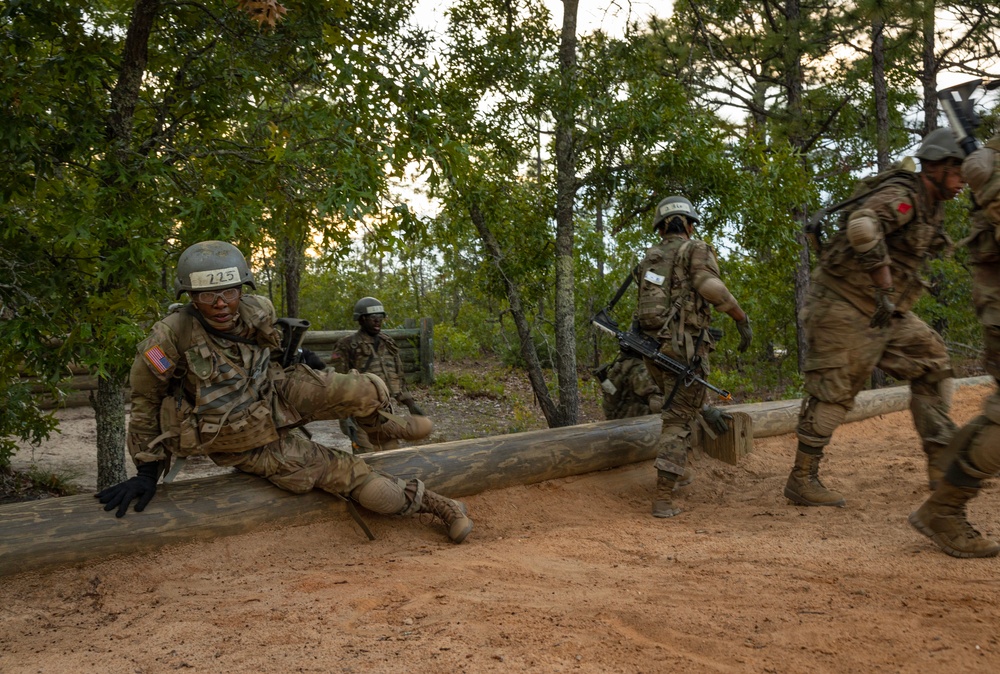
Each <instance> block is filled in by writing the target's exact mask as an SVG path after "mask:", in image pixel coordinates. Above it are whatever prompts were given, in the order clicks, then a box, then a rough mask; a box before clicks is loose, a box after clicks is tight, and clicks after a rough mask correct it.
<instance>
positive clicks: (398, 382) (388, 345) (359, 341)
mask: <svg viewBox="0 0 1000 674" xmlns="http://www.w3.org/2000/svg"><path fill="white" fill-rule="evenodd" d="M378 344H379V347H380V348H384V351H383V353H381V354H380V353H378V351H376V349H375V343H374V342H373V341H369V339H367V338H366V337H365V336H363V333H362V332H360V331H359V332H357V333H355V334H353V335H351V338H350V341H349V342H348V347H347V348H348V349H349V350H350V355H351V364H352V365H353V366H354V368H355V369H357V370H358V372H371V373H372V374H376V375H378V376H379V377H381V379H382V381H384V382H385V384H386V386H387V387H388V388H389V393H390V394H391V395H393V396H395V395H397V394H398V393H399V392H400V391H402V390H403V381H402V380H403V373H402V372H397V371H396V357H397V356H398V355H399V347H398V346H397V345H396V342H395V341H393V340H392V339H391V338H389V337H387V336H386V335H383V334H379V336H378Z"/></svg>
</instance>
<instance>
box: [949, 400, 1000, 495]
mask: <svg viewBox="0 0 1000 674" xmlns="http://www.w3.org/2000/svg"><path fill="white" fill-rule="evenodd" d="M994 399H996V400H994ZM991 402H992V403H994V404H993V405H992V409H990V408H991V405H990V403H991ZM986 408H987V413H986V414H984V415H983V416H980V417H977V418H975V419H973V420H972V421H970V422H969V423H968V424H966V426H965V427H964V428H963V429H962V430H961V431H959V432H958V435H956V436H955V437H956V439H957V438H959V437H960V436H966V437H964V438H963V442H962V444H963V446H962V447H961V448H960V450H959V452H960V453H959V460H960V461H961V462H962V463H963V466H962V467H963V469H965V471H966V472H967V473H969V474H970V475H973V476H974V477H979V478H988V477H993V476H995V475H998V474H1000V396H997V395H996V394H994V395H992V396H990V398H989V399H988V400H987V402H986ZM970 427H974V428H972V430H971V432H968V433H967V429H970Z"/></svg>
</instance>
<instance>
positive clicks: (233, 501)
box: [0, 377, 993, 576]
mask: <svg viewBox="0 0 1000 674" xmlns="http://www.w3.org/2000/svg"><path fill="white" fill-rule="evenodd" d="M992 381H993V378H992V377H974V378H971V379H965V380H959V381H958V382H956V383H957V384H958V385H959V386H971V385H981V384H990V383H992ZM908 400H909V389H908V388H904V387H897V388H891V389H879V390H876V391H865V392H862V393H861V394H860V395H859V396H858V400H857V402H856V405H855V409H854V411H853V412H852V414H851V416H849V417H848V418H849V419H852V420H857V419H861V418H867V417H871V416H875V415H879V414H886V413H889V412H893V411H899V410H902V409H905V408H906V406H907V405H908ZM800 405H801V401H796V400H789V401H775V402H766V403H754V404H748V405H734V406H732V409H734V410H737V411H743V412H746V413H747V414H749V415H750V416H751V418H752V419H753V424H754V426H753V434H754V437H766V436H767V435H776V434H779V433H787V432H790V431H792V430H794V428H795V424H796V421H797V415H798V409H799V407H800ZM659 431H660V419H659V417H657V416H655V415H650V416H646V417H638V418H634V419H625V420H621V421H605V422H599V423H591V424H581V425H578V426H568V427H565V428H556V429H548V430H539V431H529V432H527V433H516V434H513V435H503V436H494V437H487V438H478V439H473V440H459V441H455V442H446V443H440V444H434V445H422V446H418V447H407V448H403V449H397V450H393V451H389V452H379V453H375V454H368V455H366V456H365V460H366V461H367V462H368V464H369V465H370V466H371V467H372V468H374V469H376V470H381V471H384V472H387V473H391V474H393V475H396V476H398V477H402V478H409V477H417V478H420V479H422V480H424V482H425V483H426V484H427V486H428V487H429V488H430V489H433V490H435V491H440V492H442V493H444V494H447V495H449V496H456V497H458V496H467V495H470V494H475V493H479V492H482V491H485V490H488V489H502V488H505V487H510V486H514V485H523V484H533V483H536V482H542V481H544V480H550V479H555V478H562V477H569V476H572V475H581V474H585V473H590V472H594V471H598V470H604V469H607V468H615V467H617V466H622V465H626V464H630V463H635V462H637V461H645V460H649V459H652V458H653V456H654V455H655V454H656V440H657V438H658V436H659ZM345 512H346V509H345V508H344V507H343V504H342V503H341V502H340V501H338V500H337V499H335V498H334V497H331V496H329V495H327V494H324V493H322V492H318V491H314V492H311V493H309V494H304V495H295V494H291V493H288V492H284V491H282V490H280V489H278V488H276V487H274V486H272V485H271V484H270V483H268V482H267V481H266V480H262V479H259V478H255V477H252V476H248V475H240V474H235V475H224V476H220V477H213V478H205V479H198V480H189V481H183V482H175V483H173V484H169V485H163V486H161V487H160V488H159V490H158V491H157V495H156V498H155V499H154V500H153V502H152V503H151V504H150V505H149V506H148V507H147V508H146V511H145V512H143V513H139V514H135V513H130V514H129V515H128V516H127V517H124V518H122V519H116V518H115V517H113V516H112V515H111V514H110V513H106V512H104V511H103V510H102V509H101V507H100V506H99V505H98V504H97V502H96V501H95V500H94V498H93V497H92V496H89V495H84V496H68V497H65V498H58V499H46V500H42V501H29V502H26V503H15V504H11V505H5V506H0V576H3V575H9V574H12V573H17V572H19V571H25V570H39V569H43V568H48V567H53V566H58V565H62V564H67V563H79V562H85V561H88V560H92V559H99V558H102V557H106V556H108V555H112V554H131V553H137V552H145V551H149V550H154V549H156V548H159V547H162V546H164V545H169V544H173V543H186V542H191V541H198V540H207V539H212V538H216V537H219V536H227V535H232V534H238V533H243V532H247V531H252V530H254V529H256V528H258V527H260V526H263V525H265V524H266V525H269V526H285V525H290V524H296V523H300V522H304V521H312V520H315V519H317V518H321V517H329V516H344V513H345ZM359 540H360V539H359Z"/></svg>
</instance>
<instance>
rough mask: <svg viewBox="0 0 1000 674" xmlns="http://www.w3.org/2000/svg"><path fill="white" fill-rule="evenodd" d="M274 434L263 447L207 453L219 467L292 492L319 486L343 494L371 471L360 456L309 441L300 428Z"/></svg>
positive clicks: (296, 492)
mask: <svg viewBox="0 0 1000 674" xmlns="http://www.w3.org/2000/svg"><path fill="white" fill-rule="evenodd" d="M278 435H279V437H278V439H277V440H275V441H274V442H270V443H268V444H266V445H264V446H263V447H258V448H256V449H251V450H250V451H247V452H239V453H237V454H229V453H225V454H223V453H216V454H210V455H209V458H210V459H212V461H214V462H215V463H216V464H217V465H219V466H232V467H234V468H237V469H239V470H241V471H243V472H244V473H250V474H252V475H259V476H260V477H263V478H267V479H268V480H270V481H271V482H272V483H273V484H274V485H275V486H277V487H280V488H281V489H284V490H286V491H290V492H293V493H295V494H304V493H306V492H307V491H310V490H312V489H322V490H323V491H326V492H329V493H331V494H340V495H343V496H346V495H348V494H350V493H351V491H353V490H354V489H355V488H356V487H359V486H361V484H362V483H363V482H364V478H365V477H366V476H367V475H368V474H369V473H370V472H371V469H370V468H368V464H366V463H365V462H364V459H361V458H359V457H356V456H353V455H351V454H349V453H348V452H342V451H340V450H339V449H333V448H331V447H327V446H325V445H321V444H319V443H318V442H313V441H312V440H310V439H309V438H308V437H307V436H306V434H305V433H303V432H302V430H301V429H298V428H294V429H291V430H287V429H282V430H281V431H279V433H278Z"/></svg>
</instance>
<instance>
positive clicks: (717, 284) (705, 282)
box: [694, 273, 739, 313]
mask: <svg viewBox="0 0 1000 674" xmlns="http://www.w3.org/2000/svg"><path fill="white" fill-rule="evenodd" d="M694 289H695V290H697V291H698V294H699V295H701V296H702V297H704V298H705V299H706V300H708V301H709V303H711V304H712V305H713V306H714V307H715V308H716V309H717V310H718V311H721V312H723V313H726V312H728V311H729V310H730V309H733V308H734V307H737V306H739V305H738V304H737V302H736V298H735V297H733V294H732V293H731V292H729V288H727V287H726V284H725V283H723V282H722V279H720V278H719V277H718V276H713V275H712V274H706V273H700V274H695V277H694Z"/></svg>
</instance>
